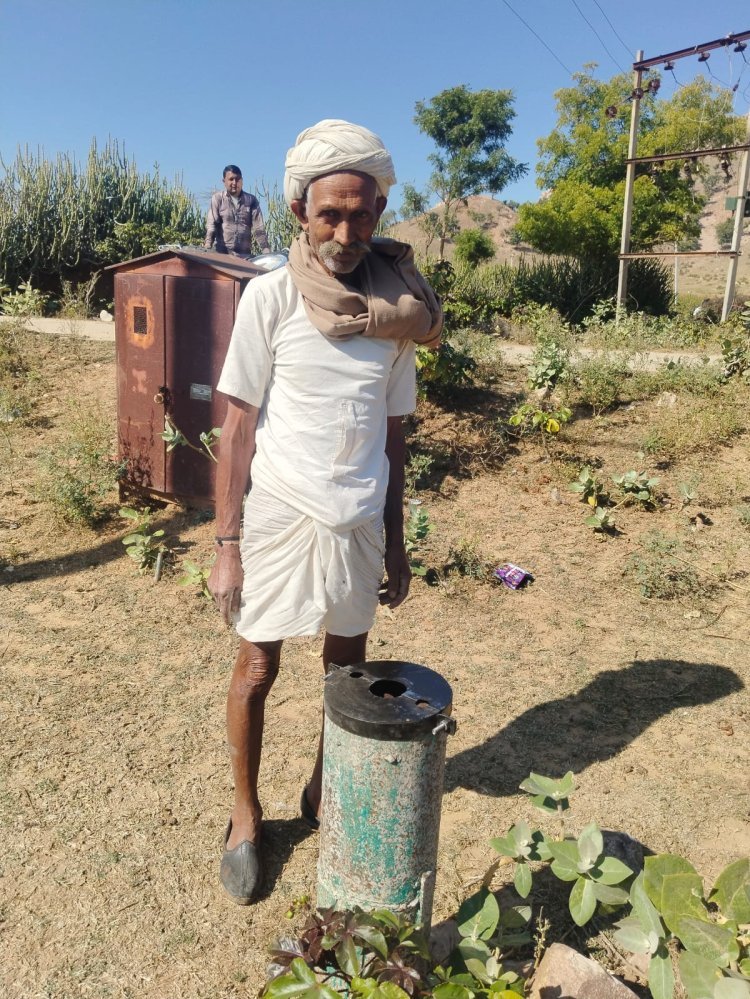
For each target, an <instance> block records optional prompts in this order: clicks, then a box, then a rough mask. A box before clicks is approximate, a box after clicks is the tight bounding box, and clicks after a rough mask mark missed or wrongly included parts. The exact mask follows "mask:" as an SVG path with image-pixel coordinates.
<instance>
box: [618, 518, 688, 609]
mask: <svg viewBox="0 0 750 999" xmlns="http://www.w3.org/2000/svg"><path fill="white" fill-rule="evenodd" d="M626 572H627V573H628V574H629V575H631V576H632V577H633V578H634V579H635V581H636V582H637V583H638V585H639V587H640V590H641V593H642V594H643V596H644V597H648V598H649V599H654V600H678V599H680V598H682V597H690V596H703V595H705V592H706V586H705V583H704V582H703V581H702V579H701V577H700V575H699V573H698V570H697V569H696V568H695V566H694V564H693V563H692V562H691V561H690V560H689V559H688V558H687V552H686V550H685V546H684V545H683V544H682V543H681V542H680V541H679V540H678V539H677V538H671V537H669V536H668V535H666V534H665V533H664V532H663V531H652V532H651V533H650V534H648V535H646V537H645V538H643V539H642V540H641V543H640V551H638V552H635V553H634V554H633V555H631V557H630V559H629V560H628V563H627V565H626Z"/></svg>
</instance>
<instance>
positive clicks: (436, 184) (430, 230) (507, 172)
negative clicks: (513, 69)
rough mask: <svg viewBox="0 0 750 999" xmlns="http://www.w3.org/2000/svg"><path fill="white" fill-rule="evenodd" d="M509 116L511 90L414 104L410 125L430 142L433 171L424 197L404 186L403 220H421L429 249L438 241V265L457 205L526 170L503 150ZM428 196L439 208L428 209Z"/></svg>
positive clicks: (455, 94) (459, 90)
mask: <svg viewBox="0 0 750 999" xmlns="http://www.w3.org/2000/svg"><path fill="white" fill-rule="evenodd" d="M514 117H515V111H514V110H513V94H512V92H511V91H510V90H479V91H476V93H474V92H472V91H471V90H470V89H469V88H468V87H467V86H465V85H463V84H462V85H461V86H459V87H451V88H449V89H448V90H443V91H441V92H440V93H439V94H437V95H436V96H435V97H433V98H432V99H431V100H430V101H427V102H424V101H417V104H416V114H415V115H414V122H415V124H416V125H417V127H418V128H419V130H420V131H421V132H423V133H424V134H425V135H428V136H429V137H430V138H431V139H432V140H433V142H434V143H435V145H436V146H437V152H435V153H432V154H431V155H430V157H429V159H430V163H431V164H432V168H433V169H432V173H431V175H430V179H429V181H428V183H427V190H426V192H424V193H420V192H419V191H417V190H416V188H414V187H413V186H412V185H411V184H406V185H404V203H403V206H402V209H401V211H402V214H403V215H404V216H405V217H406V218H414V217H416V216H421V218H420V225H421V226H422V229H423V231H424V232H425V235H426V236H427V238H428V247H429V245H430V243H431V242H432V241H433V240H434V239H436V238H437V239H438V240H439V241H440V249H439V257H440V259H441V260H442V259H443V254H444V249H445V241H446V240H447V239H449V238H450V237H451V236H452V235H455V234H456V232H458V228H459V226H458V220H457V217H456V212H457V209H458V207H459V205H461V204H463V205H465V204H466V203H467V199H468V198H469V197H470V196H471V195H474V194H482V193H484V192H489V193H490V194H498V193H499V192H500V191H502V189H503V188H504V187H506V186H507V185H508V184H510V183H511V182H513V181H514V180H518V179H519V178H520V177H523V175H524V174H525V173H526V172H527V169H528V168H527V166H526V165H525V164H523V163H518V162H517V161H516V160H514V159H513V158H512V157H511V156H510V155H509V154H508V152H507V151H506V149H505V143H506V142H507V140H508V139H509V138H510V135H511V132H512V129H511V124H510V123H511V121H512V120H513V118H514ZM432 196H435V197H437V198H438V200H439V202H440V204H439V205H438V207H437V208H436V209H432V210H428V205H429V202H430V198H431V197H432Z"/></svg>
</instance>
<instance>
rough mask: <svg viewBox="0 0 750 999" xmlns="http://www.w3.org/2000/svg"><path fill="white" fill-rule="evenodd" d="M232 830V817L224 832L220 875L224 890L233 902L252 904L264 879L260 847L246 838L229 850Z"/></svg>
mask: <svg viewBox="0 0 750 999" xmlns="http://www.w3.org/2000/svg"><path fill="white" fill-rule="evenodd" d="M231 832H232V820H231V819H230V820H229V825H228V826H227V831H226V832H225V833H224V852H223V854H222V855H221V868H220V871H219V877H220V878H221V883H222V885H223V886H224V890H225V891H226V893H227V894H228V895H229V896H230V898H231V899H232V901H233V902H236V903H237V905H250V904H251V902H252V901H253V898H254V897H255V894H256V892H257V891H258V888H259V887H260V883H261V881H262V879H263V867H262V864H261V861H260V849H259V847H257V846H256V845H255V843H251V842H250V840H249V839H245V840H243V841H242V842H241V843H240V844H239V846H235V847H234V849H232V850H227V843H228V842H229V835H230V833H231Z"/></svg>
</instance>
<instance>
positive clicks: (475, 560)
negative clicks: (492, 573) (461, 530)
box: [445, 538, 489, 580]
mask: <svg viewBox="0 0 750 999" xmlns="http://www.w3.org/2000/svg"><path fill="white" fill-rule="evenodd" d="M445 569H446V572H448V573H451V572H455V573H457V574H458V575H459V576H467V577H468V578H469V579H479V580H486V579H488V578H489V565H488V563H487V562H486V561H485V560H484V559H483V558H482V556H481V554H480V552H479V547H478V545H477V542H476V541H473V540H471V541H470V540H469V539H467V538H461V540H460V541H457V542H456V544H455V545H451V546H450V548H449V549H448V562H447V564H446V566H445Z"/></svg>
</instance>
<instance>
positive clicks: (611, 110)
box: [604, 104, 617, 118]
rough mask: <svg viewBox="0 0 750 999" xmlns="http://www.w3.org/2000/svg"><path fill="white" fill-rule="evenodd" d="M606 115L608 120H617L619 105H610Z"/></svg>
mask: <svg viewBox="0 0 750 999" xmlns="http://www.w3.org/2000/svg"><path fill="white" fill-rule="evenodd" d="M604 113H605V115H606V116H607V117H608V118H616V117H617V105H616V104H610V105H609V107H608V108H605V109H604Z"/></svg>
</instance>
